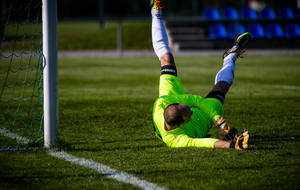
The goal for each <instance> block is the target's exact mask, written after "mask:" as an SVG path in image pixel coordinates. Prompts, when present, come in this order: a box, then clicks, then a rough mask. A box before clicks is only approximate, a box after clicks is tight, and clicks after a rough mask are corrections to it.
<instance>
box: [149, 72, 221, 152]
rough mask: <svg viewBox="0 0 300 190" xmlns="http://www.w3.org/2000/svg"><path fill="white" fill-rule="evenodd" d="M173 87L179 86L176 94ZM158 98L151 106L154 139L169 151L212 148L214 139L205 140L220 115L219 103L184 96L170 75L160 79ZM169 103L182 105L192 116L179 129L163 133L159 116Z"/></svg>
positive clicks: (176, 79) (162, 118) (160, 116)
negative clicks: (174, 149) (158, 139)
mask: <svg viewBox="0 0 300 190" xmlns="http://www.w3.org/2000/svg"><path fill="white" fill-rule="evenodd" d="M170 85H171V88H170ZM168 86H169V87H168ZM174 86H175V87H174ZM176 86H179V90H178V88H177V87H176ZM168 88H169V89H172V90H171V91H172V92H166V90H165V89H168ZM174 89H175V91H174ZM167 91H170V90H167ZM164 94H168V95H164ZM160 95H161V96H160V97H159V98H158V99H156V101H155V103H154V106H153V123H154V127H155V133H156V136H157V137H159V138H160V139H161V140H162V141H163V142H164V143H166V145H167V146H169V147H206V148H214V144H215V142H216V141H218V139H214V138H205V137H206V134H207V132H208V130H209V129H210V128H211V127H212V126H213V123H214V121H215V120H216V119H217V118H218V117H219V116H222V115H223V106H222V104H221V102H220V101H219V100H216V99H213V98H207V99H204V98H202V97H201V96H197V95H187V94H184V93H183V89H182V87H181V83H180V80H179V78H177V77H175V76H172V75H161V78H160ZM173 103H179V104H185V105H187V106H189V107H190V108H191V110H192V111H194V113H193V115H192V116H191V120H190V122H189V123H187V124H184V125H182V126H181V127H180V128H176V129H174V130H171V131H166V130H165V121H164V116H163V115H164V109H165V108H166V107H167V106H168V105H170V104H173Z"/></svg>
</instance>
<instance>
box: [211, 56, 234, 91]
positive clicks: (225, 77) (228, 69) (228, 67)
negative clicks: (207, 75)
mask: <svg viewBox="0 0 300 190" xmlns="http://www.w3.org/2000/svg"><path fill="white" fill-rule="evenodd" d="M236 59H237V56H236V54H235V53H231V54H229V55H227V57H226V58H225V59H224V62H223V67H222V69H221V70H220V71H219V72H218V73H217V75H216V78H215V84H217V83H218V82H220V81H225V82H227V83H228V84H229V85H230V86H231V85H232V83H233V78H234V72H235V61H236Z"/></svg>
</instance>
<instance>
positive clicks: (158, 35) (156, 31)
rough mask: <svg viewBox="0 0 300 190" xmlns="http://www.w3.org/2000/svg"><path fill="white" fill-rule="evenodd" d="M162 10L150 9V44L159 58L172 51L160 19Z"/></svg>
mask: <svg viewBox="0 0 300 190" xmlns="http://www.w3.org/2000/svg"><path fill="white" fill-rule="evenodd" d="M161 14H162V10H161V9H159V10H156V9H151V15H152V45H153V49H154V52H155V54H156V55H157V57H158V58H159V60H160V59H161V57H162V56H163V55H164V54H166V53H172V52H171V50H170V48H169V41H168V36H167V32H166V30H165V26H164V23H163V21H162V19H161Z"/></svg>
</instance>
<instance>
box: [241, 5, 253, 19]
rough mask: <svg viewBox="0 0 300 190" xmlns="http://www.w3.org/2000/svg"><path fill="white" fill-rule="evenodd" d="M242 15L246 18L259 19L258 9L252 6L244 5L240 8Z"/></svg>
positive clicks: (242, 17)
mask: <svg viewBox="0 0 300 190" xmlns="http://www.w3.org/2000/svg"><path fill="white" fill-rule="evenodd" d="M240 17H241V19H245V20H255V19H257V14H256V11H255V10H253V9H251V8H250V7H244V8H242V9H241V10H240Z"/></svg>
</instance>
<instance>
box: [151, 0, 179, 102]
mask: <svg viewBox="0 0 300 190" xmlns="http://www.w3.org/2000/svg"><path fill="white" fill-rule="evenodd" d="M150 7H151V15H152V44H153V49H154V52H155V54H156V55H157V57H158V58H159V60H160V63H161V76H160V80H159V96H163V95H177V94H185V92H184V89H183V87H182V84H181V82H180V80H179V78H178V77H177V69H176V66H175V61H174V57H173V54H172V52H171V50H170V48H169V41H168V36H167V32H166V29H165V26H164V23H163V21H162V18H161V15H162V10H161V9H162V7H163V6H162V5H161V1H158V0H151V1H150Z"/></svg>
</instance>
